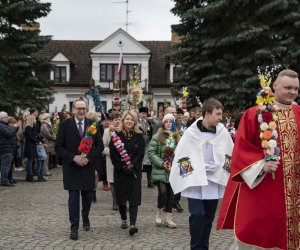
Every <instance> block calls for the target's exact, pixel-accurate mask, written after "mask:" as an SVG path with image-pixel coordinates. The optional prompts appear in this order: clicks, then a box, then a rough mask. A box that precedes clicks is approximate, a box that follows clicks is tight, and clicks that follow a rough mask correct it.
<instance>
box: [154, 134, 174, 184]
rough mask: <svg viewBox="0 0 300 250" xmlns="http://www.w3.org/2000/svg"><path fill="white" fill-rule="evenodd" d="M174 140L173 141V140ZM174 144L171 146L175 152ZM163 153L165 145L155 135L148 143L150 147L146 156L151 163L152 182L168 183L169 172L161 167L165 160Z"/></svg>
mask: <svg viewBox="0 0 300 250" xmlns="http://www.w3.org/2000/svg"><path fill="white" fill-rule="evenodd" d="M165 136H166V138H167V137H168V134H167V133H165ZM173 140H175V139H173ZM175 146H176V144H174V145H173V147H172V148H173V150H174V151H175ZM165 151H166V145H163V144H162V143H161V142H160V141H159V138H158V133H156V134H155V135H154V136H153V137H152V140H151V141H150V146H149V149H148V156H149V159H150V161H151V163H152V166H153V168H152V173H151V179H152V182H153V183H155V182H158V181H159V182H164V183H169V175H170V172H169V171H167V170H166V169H165V168H164V167H163V163H164V160H165V157H166V155H165Z"/></svg>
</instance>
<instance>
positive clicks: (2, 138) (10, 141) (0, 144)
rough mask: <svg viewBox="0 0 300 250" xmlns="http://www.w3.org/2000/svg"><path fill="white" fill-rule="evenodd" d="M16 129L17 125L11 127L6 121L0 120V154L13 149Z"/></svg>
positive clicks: (7, 152)
mask: <svg viewBox="0 0 300 250" xmlns="http://www.w3.org/2000/svg"><path fill="white" fill-rule="evenodd" d="M17 130H18V127H15V128H11V127H9V126H8V123H6V122H3V121H0V155H2V154H9V153H12V152H13V151H14V149H15V136H16V133H17Z"/></svg>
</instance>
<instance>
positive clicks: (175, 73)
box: [170, 64, 182, 82]
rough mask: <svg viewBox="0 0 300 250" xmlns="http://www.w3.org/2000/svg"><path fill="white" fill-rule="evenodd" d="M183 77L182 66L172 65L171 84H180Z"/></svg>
mask: <svg viewBox="0 0 300 250" xmlns="http://www.w3.org/2000/svg"><path fill="white" fill-rule="evenodd" d="M181 76H182V67H181V66H180V65H175V64H171V65H170V80H171V82H178V79H180V77H181Z"/></svg>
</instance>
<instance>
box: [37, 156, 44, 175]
mask: <svg viewBox="0 0 300 250" xmlns="http://www.w3.org/2000/svg"><path fill="white" fill-rule="evenodd" d="M37 166H38V171H37V175H38V179H42V178H43V168H44V160H38V161H37Z"/></svg>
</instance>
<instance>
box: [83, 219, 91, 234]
mask: <svg viewBox="0 0 300 250" xmlns="http://www.w3.org/2000/svg"><path fill="white" fill-rule="evenodd" d="M82 224H83V229H84V231H89V230H90V227H91V225H90V221H89V219H87V220H83V223H82Z"/></svg>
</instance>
